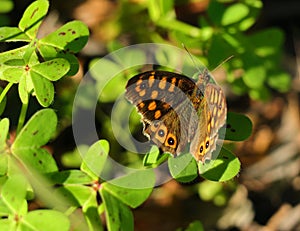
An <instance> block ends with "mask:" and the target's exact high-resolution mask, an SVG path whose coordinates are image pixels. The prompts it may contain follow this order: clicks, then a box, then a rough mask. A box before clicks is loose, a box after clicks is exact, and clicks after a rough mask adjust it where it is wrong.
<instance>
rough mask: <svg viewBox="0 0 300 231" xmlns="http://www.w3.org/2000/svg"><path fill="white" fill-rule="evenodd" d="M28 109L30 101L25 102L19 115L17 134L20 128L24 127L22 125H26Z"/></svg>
mask: <svg viewBox="0 0 300 231" xmlns="http://www.w3.org/2000/svg"><path fill="white" fill-rule="evenodd" d="M27 109H28V103H26V104H25V103H23V104H22V108H21V112H20V116H19V121H18V127H17V134H19V132H20V130H21V129H22V127H23V125H24V122H25V118H26V113H27Z"/></svg>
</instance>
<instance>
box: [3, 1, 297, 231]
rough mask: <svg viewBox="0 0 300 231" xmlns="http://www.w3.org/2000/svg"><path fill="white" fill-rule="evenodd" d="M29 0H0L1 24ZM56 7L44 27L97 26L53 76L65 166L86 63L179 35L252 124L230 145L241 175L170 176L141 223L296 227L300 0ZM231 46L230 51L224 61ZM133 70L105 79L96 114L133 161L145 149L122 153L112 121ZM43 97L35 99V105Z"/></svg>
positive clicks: (115, 151)
mask: <svg viewBox="0 0 300 231" xmlns="http://www.w3.org/2000/svg"><path fill="white" fill-rule="evenodd" d="M31 2H32V1H27V0H26V1H25V0H24V1H17V0H16V1H11V0H0V6H1V7H0V25H1V26H5V25H6V26H16V25H17V23H18V21H19V19H20V18H21V16H22V13H23V12H24V10H25V8H26V7H27V6H28V5H29V4H30V3H31ZM50 7H51V11H50V13H49V15H48V16H47V18H46V20H45V22H44V23H43V25H42V27H41V30H40V31H39V34H40V36H43V35H45V34H48V33H50V32H51V31H53V30H55V29H56V28H58V27H59V26H61V25H62V24H64V23H66V22H68V21H70V20H73V19H77V20H81V21H83V22H84V23H85V24H87V26H88V27H89V29H90V32H91V36H90V39H89V42H88V44H87V46H86V47H85V48H84V49H83V50H82V52H81V53H80V54H79V55H78V58H79V60H80V64H81V68H80V71H79V72H78V73H77V74H76V75H75V76H73V77H70V78H65V79H63V80H61V81H59V82H57V83H55V84H56V86H55V87H56V96H55V103H54V105H53V107H54V108H55V109H57V113H58V116H59V121H60V123H59V126H60V127H59V131H58V132H57V135H56V139H55V140H54V141H53V142H52V143H51V144H50V146H51V149H52V150H53V154H54V156H55V158H56V159H57V161H58V163H59V164H60V167H61V168H62V169H67V168H71V167H77V166H78V165H79V164H80V158H79V157H78V156H77V155H76V149H75V144H74V140H73V138H72V129H71V116H72V106H73V105H72V103H73V97H74V95H75V92H76V89H77V86H78V84H79V83H80V81H81V79H82V77H83V76H84V74H85V73H86V72H87V71H88V69H89V67H90V66H91V65H92V64H93V63H94V62H95V61H97V59H98V58H101V57H103V56H105V55H106V54H108V53H110V52H112V51H114V50H116V49H118V48H121V47H124V46H128V45H131V44H137V43H145V42H153V43H167V44H171V45H174V46H177V47H180V48H181V47H182V45H181V44H182V43H183V44H184V45H185V46H186V47H187V48H188V50H189V51H190V52H191V53H192V54H193V55H195V56H196V57H198V58H199V60H201V61H202V62H203V63H204V64H205V65H206V66H207V67H208V68H209V69H210V70H211V71H213V70H214V71H213V74H214V76H215V78H216V80H217V82H218V83H220V84H221V85H222V87H223V88H224V89H225V91H226V95H227V103H228V110H229V111H236V112H241V113H245V114H246V115H248V116H249V117H250V118H251V120H252V122H253V124H254V130H253V134H252V136H251V137H250V138H249V139H248V140H247V141H245V142H240V143H237V144H235V146H234V147H232V149H233V150H234V152H235V153H236V154H237V156H238V157H239V159H240V161H241V163H242V169H241V172H240V174H239V177H237V178H236V179H235V180H234V181H232V182H228V183H226V184H219V183H213V182H208V181H201V182H198V181H197V182H192V183H189V184H186V185H183V184H179V183H177V182H176V181H170V182H168V183H167V184H165V185H163V186H162V187H159V188H157V189H155V190H154V192H153V194H152V195H151V197H150V198H149V199H148V201H147V202H146V203H145V204H144V205H143V206H141V207H140V208H138V209H135V210H134V217H135V230H154V229H155V230H176V229H179V228H180V227H181V228H186V227H187V226H188V225H189V224H190V223H191V222H192V221H195V220H199V221H201V222H202V224H203V226H204V227H205V230H209V229H211V230H212V229H213V230H215V229H219V230H230V229H231V230H260V229H263V228H269V229H270V230H292V229H293V230H297V229H300V216H299V214H300V212H299V206H300V205H299V202H300V196H299V195H300V177H299V169H300V167H299V166H300V158H299V153H300V147H299V142H300V133H299V131H300V120H299V114H300V109H299V106H300V103H299V99H300V97H299V96H300V94H299V91H300V79H299V74H298V69H299V66H298V60H299V57H298V55H299V51H300V49H299V45H300V42H299V41H300V40H299V38H300V37H299V35H300V34H299V12H300V2H299V1H297V0H294V1H292V0H289V1H279V0H277V1H275V0H274V1H272V0H265V1H260V0H241V1H236V0H211V1H209V0H190V1H188V0H177V1H175V0H174V1H173V0H166V1H158V0H156V1H154V0H148V1H147V0H119V1H108V0H72V1H71V0H66V1H58V0H53V1H51V3H50ZM17 46H20V44H17V43H14V44H7V43H6V44H3V43H2V44H0V51H5V50H9V49H12V48H15V47H17ZM230 56H234V57H233V58H232V59H230V60H228V61H226V62H225V63H222V62H223V61H224V60H226V59H227V58H228V57H230ZM219 64H221V66H219ZM215 68H216V69H215ZM101 72H105V70H99V73H98V75H99V76H101ZM129 73H130V72H129ZM98 75H97V73H92V76H91V78H94V79H98V78H99V76H98ZM125 75H126V74H125ZM130 77H131V76H125V77H124V76H123V77H121V79H122V80H121V81H118V82H115V83H113V85H112V86H111V87H108V88H107V94H106V97H105V92H104V97H102V98H100V99H99V104H98V106H97V111H96V123H97V128H98V130H99V136H100V137H101V138H106V139H108V140H109V141H110V143H111V155H112V156H113V158H115V159H117V160H118V161H120V162H122V163H126V164H129V165H130V164H131V165H134V164H132V163H136V162H137V161H140V160H139V158H138V157H136V156H132V155H120V154H121V153H126V152H125V150H123V149H122V148H121V147H120V146H119V145H118V143H117V142H116V141H115V140H114V137H113V134H112V131H111V127H110V113H111V108H112V106H113V103H114V100H115V99H116V98H117V97H118V95H119V94H121V93H122V92H123V91H124V87H125V84H126V82H127V79H128V78H130ZM3 84H4V83H1V85H3ZM111 88H113V89H114V94H113V95H112V94H110V92H111ZM8 101H9V102H11V103H10V104H9V105H7V108H6V109H5V111H4V116H9V117H13V118H14V116H17V115H18V113H16V110H20V102H19V99H18V96H17V89H14V91H13V92H11V93H10V95H9V98H8ZM38 107H39V106H38V104H37V103H36V102H35V101H34V100H32V101H31V104H30V108H31V109H32V111H34V110H35V109H36V108H38ZM16 120H17V118H15V123H16ZM133 121H134V122H133V125H132V126H133V128H137V129H136V130H137V131H138V130H139V131H140V130H141V128H142V126H141V124H140V122H139V117H138V116H137V115H136V116H135V118H134V119H133ZM141 139H142V138H141ZM229 145H231V144H229ZM74 150H75V151H74ZM121 156H122V157H121ZM199 197H200V199H199Z"/></svg>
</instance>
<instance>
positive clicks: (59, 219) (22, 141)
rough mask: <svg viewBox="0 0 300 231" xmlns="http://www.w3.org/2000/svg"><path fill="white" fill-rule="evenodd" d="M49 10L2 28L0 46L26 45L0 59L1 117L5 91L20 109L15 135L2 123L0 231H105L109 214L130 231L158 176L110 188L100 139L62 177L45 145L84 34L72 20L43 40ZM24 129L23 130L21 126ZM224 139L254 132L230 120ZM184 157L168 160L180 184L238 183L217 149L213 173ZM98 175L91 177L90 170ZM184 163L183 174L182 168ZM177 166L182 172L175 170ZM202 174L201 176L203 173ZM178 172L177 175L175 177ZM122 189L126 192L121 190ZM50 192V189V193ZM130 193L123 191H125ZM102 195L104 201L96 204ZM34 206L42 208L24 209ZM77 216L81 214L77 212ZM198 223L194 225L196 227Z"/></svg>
mask: <svg viewBox="0 0 300 231" xmlns="http://www.w3.org/2000/svg"><path fill="white" fill-rule="evenodd" d="M48 8H49V2H48V1H47V0H37V1H35V2H33V3H32V4H31V5H29V6H28V8H27V9H26V10H25V12H24V14H23V17H22V18H21V20H20V22H19V24H18V27H1V28H0V41H1V42H23V43H24V42H25V43H26V45H24V46H21V47H19V48H16V49H12V50H9V51H6V52H3V53H0V79H1V80H3V81H6V82H7V85H6V86H5V88H4V89H1V94H0V113H1V114H2V113H3V111H4V109H5V107H6V103H7V102H6V101H7V99H6V98H7V93H8V91H9V89H10V88H11V87H12V86H13V85H14V84H16V85H17V86H18V94H19V98H20V100H21V102H22V108H21V111H20V115H19V120H18V126H17V129H16V136H15V138H14V139H10V136H11V133H9V131H10V119H9V118H2V117H1V120H0V195H1V197H0V215H1V219H0V230H20V231H22V230H45V231H47V230H49V231H50V230H51V231H52V230H69V229H70V227H73V228H74V227H76V230H103V229H104V228H103V224H102V221H101V219H100V217H101V215H102V214H103V213H105V214H106V224H107V227H108V230H119V229H120V227H122V229H124V230H133V228H134V227H133V224H134V222H133V214H132V211H131V210H130V208H136V207H137V206H139V205H140V204H142V203H143V202H144V201H145V200H146V199H147V198H148V197H149V195H150V194H151V192H152V190H153V187H154V184H155V175H154V173H153V172H151V171H146V172H136V173H134V172H133V173H131V174H129V175H126V176H123V177H121V178H117V179H113V180H111V181H109V182H105V181H103V180H102V179H101V178H100V177H99V176H100V175H101V172H102V170H103V168H104V166H105V163H106V160H107V157H108V153H109V143H108V142H107V141H106V140H99V141H97V142H96V143H94V144H93V145H91V146H90V147H89V149H88V150H87V151H86V153H85V158H84V160H83V161H82V163H81V166H80V169H71V170H59V168H58V166H57V163H56V161H55V160H54V158H53V157H52V155H51V154H50V153H49V152H48V151H47V150H46V149H45V148H43V146H44V145H45V144H47V143H48V142H49V140H50V139H51V138H52V137H53V135H54V133H55V132H56V129H57V123H58V119H57V115H56V112H55V111H54V110H53V109H50V108H47V107H49V106H50V105H51V104H52V103H53V100H54V86H53V82H54V81H57V80H59V79H61V78H62V77H64V76H71V75H74V74H75V73H77V71H78V67H79V64H78V61H77V58H76V56H75V55H74V54H76V53H77V52H79V51H80V50H81V49H82V48H83V47H84V45H85V44H86V42H87V40H88V37H89V31H88V29H87V27H86V26H85V25H84V24H83V23H82V22H80V21H71V22H69V23H66V24H64V25H63V26H62V27H60V28H59V29H57V30H56V31H54V32H52V33H50V34H48V35H46V36H45V37H43V38H37V32H38V29H39V27H40V25H41V23H42V22H43V18H44V17H45V16H46V14H47V12H48ZM32 96H33V97H36V99H37V101H38V103H39V104H40V105H41V106H42V107H44V109H42V110H39V111H37V112H36V113H35V114H34V115H32V116H31V117H30V119H28V120H27V121H25V118H26V114H27V109H28V103H29V99H30V97H32ZM25 122H26V123H25ZM227 123H228V124H230V127H231V129H227V132H226V136H225V139H227V140H234V141H239V140H244V139H246V138H247V137H248V136H249V134H250V133H251V122H250V121H249V119H248V118H247V117H244V116H242V115H238V114H234V113H228V120H227ZM185 158H186V155H183V156H182V157H178V158H169V159H168V165H169V168H170V172H171V175H172V176H173V177H174V178H175V179H177V180H178V181H181V182H187V181H190V180H193V179H194V178H195V177H197V175H198V172H199V170H198V169H200V174H201V176H202V177H204V178H206V179H209V180H213V181H227V180H230V179H232V178H233V177H234V176H236V175H237V174H238V172H239V170H240V162H239V160H238V158H237V157H235V156H234V154H233V153H231V152H230V151H229V150H226V149H224V148H222V150H221V154H220V155H219V158H218V159H217V160H216V161H214V164H213V166H209V168H207V167H206V168H204V167H202V165H199V166H197V163H196V162H195V160H194V159H192V160H189V161H190V163H189V164H186V161H185ZM160 161H162V159H161V156H160V155H159V154H158V152H157V150H153V151H152V152H150V153H149V154H148V155H146V157H145V158H144V165H145V166H148V167H149V166H155V165H157V164H159V163H160ZM88 163H93V166H95V168H94V169H93V171H91V170H90V168H89V166H88V165H89V164H88ZM182 163H185V167H184V168H183V170H182V168H180V165H181V164H182ZM178 167H179V168H178ZM202 168H203V169H202ZM178 169H181V171H180V172H178ZM133 181H134V182H141V185H142V184H143V182H144V181H147V182H148V183H147V185H152V187H147V188H143V189H133V188H131V187H130V185H131V182H133ZM118 185H123V187H121V186H118ZM54 186H55V187H54ZM124 186H127V187H124ZM99 196H100V198H101V200H99ZM37 198H38V199H39V200H40V201H41V202H40V203H41V206H40V207H42V208H43V209H29V205H30V203H31V201H34V200H36V199H37ZM78 209H80V211H81V213H80V214H78V213H77V212H76V211H77V210H78ZM197 225H199V224H196V226H197Z"/></svg>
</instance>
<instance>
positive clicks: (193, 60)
mask: <svg viewBox="0 0 300 231" xmlns="http://www.w3.org/2000/svg"><path fill="white" fill-rule="evenodd" d="M181 45H182V46H183V48H184V49H185V50H186V52H187V53H188V55H189V57H190V58H191V60H192V62H193V64H194V66H195V67H196V68H197V69H198V71H199V73H201V72H202V71H201V70H200V68H199V67H198V66H197V65H196V62H195V59H194V58H193V56H192V55H191V53H190V52H189V51H188V49H187V48H186V46H185V45H184V44H183V43H181Z"/></svg>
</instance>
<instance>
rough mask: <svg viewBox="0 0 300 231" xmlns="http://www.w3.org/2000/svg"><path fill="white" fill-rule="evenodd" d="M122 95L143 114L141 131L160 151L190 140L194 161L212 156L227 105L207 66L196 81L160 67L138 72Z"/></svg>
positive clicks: (180, 150)
mask: <svg viewBox="0 0 300 231" xmlns="http://www.w3.org/2000/svg"><path fill="white" fill-rule="evenodd" d="M125 97H126V98H127V100H128V101H129V102H131V103H132V104H133V105H135V106H136V108H137V110H138V112H139V113H140V114H141V116H142V122H143V125H144V128H143V134H144V135H145V136H147V137H148V138H149V139H150V140H151V141H152V143H154V144H155V145H157V146H158V147H159V148H160V149H161V150H162V151H163V152H167V153H171V154H172V155H173V156H176V155H179V154H181V153H183V152H184V151H185V150H186V148H187V147H188V144H189V153H191V154H192V155H193V157H194V158H195V159H196V161H201V162H205V161H206V160H210V159H211V158H212V153H213V151H214V150H215V149H216V143H217V140H218V137H219V135H218V131H219V129H220V128H221V127H222V126H223V125H224V124H225V122H226V115H227V106H226V99H225V94H224V92H223V90H222V89H221V88H220V87H219V86H218V85H216V84H215V83H212V82H211V76H210V75H209V73H208V71H207V70H204V71H203V73H201V74H199V75H198V79H197V81H195V80H193V79H191V78H189V77H187V76H185V75H182V74H178V73H173V72H168V71H161V70H153V71H147V72H144V73H140V74H138V75H136V76H134V77H132V78H131V79H129V80H128V82H127V86H126V93H125Z"/></svg>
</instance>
